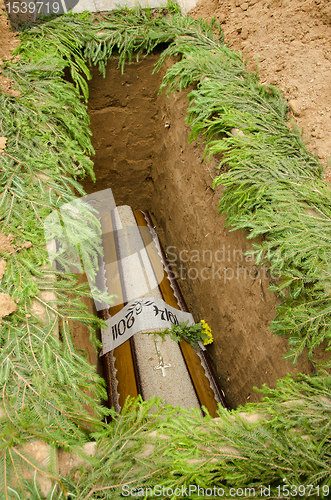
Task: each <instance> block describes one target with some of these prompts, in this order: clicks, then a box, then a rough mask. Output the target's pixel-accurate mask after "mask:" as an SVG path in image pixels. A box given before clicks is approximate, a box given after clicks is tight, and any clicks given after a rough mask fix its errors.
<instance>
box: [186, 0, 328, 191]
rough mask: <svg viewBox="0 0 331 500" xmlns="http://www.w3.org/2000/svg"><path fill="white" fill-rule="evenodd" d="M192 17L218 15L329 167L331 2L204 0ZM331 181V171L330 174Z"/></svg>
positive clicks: (234, 42) (236, 47)
mask: <svg viewBox="0 0 331 500" xmlns="http://www.w3.org/2000/svg"><path fill="white" fill-rule="evenodd" d="M190 15H192V17H194V18H199V17H203V18H204V19H208V20H209V19H211V18H212V17H213V16H215V17H216V20H218V21H219V22H220V23H222V28H223V30H224V35H225V42H226V43H227V44H228V45H229V46H230V48H232V49H234V50H236V51H237V52H239V51H241V52H242V54H243V57H244V59H247V67H248V68H249V69H251V70H255V69H256V67H257V66H258V71H259V75H260V81H261V82H262V83H266V84H273V85H277V86H278V87H280V88H281V89H282V91H283V94H284V97H285V98H286V99H287V100H288V101H289V106H290V108H291V112H290V115H289V116H290V117H292V118H293V119H295V121H296V122H297V124H298V126H299V127H300V128H301V129H303V133H304V138H305V139H306V140H307V141H309V143H308V148H309V149H310V150H311V151H312V152H314V153H315V154H317V156H318V157H319V158H320V160H321V162H322V164H323V165H324V166H325V167H326V166H327V162H328V159H329V158H330V156H331V140H330V129H331V45H330V38H331V2H330V1H329V0H249V1H243V0H200V1H199V2H198V4H197V6H196V8H195V9H194V10H192V11H191V12H190ZM326 180H327V181H328V182H331V170H330V169H328V171H327V172H326Z"/></svg>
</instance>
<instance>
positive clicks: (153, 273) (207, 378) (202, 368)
mask: <svg viewBox="0 0 331 500" xmlns="http://www.w3.org/2000/svg"><path fill="white" fill-rule="evenodd" d="M101 225H102V233H103V248H104V259H103V269H102V278H103V279H104V281H105V283H106V286H107V288H108V291H109V293H111V294H116V296H117V298H116V301H115V303H114V305H113V306H112V307H111V308H110V309H109V310H108V311H107V310H104V311H101V313H100V314H101V316H102V317H103V319H105V320H106V321H108V322H109V324H110V323H112V324H113V327H112V329H111V328H110V326H109V327H108V328H107V329H104V330H102V341H103V344H104V346H105V345H108V344H107V343H108V342H109V341H110V337H111V341H113V340H114V339H115V336H116V338H117V337H118V335H119V334H122V333H124V330H125V325H124V320H123V323H122V325H124V327H123V328H122V331H121V323H119V331H118V330H117V324H115V323H116V321H115V320H114V317H115V316H116V315H117V316H116V318H118V317H121V314H122V315H123V314H124V312H126V311H127V310H128V308H129V311H131V312H132V310H133V308H136V310H135V312H136V313H138V314H139V312H141V307H144V304H147V305H152V303H153V302H154V301H155V303H157V304H160V303H161V302H160V301H164V303H165V307H163V308H161V307H159V306H156V305H155V303H154V310H155V311H156V312H160V311H161V309H163V311H164V312H165V313H166V314H168V316H169V315H171V314H172V313H171V312H170V310H171V311H173V313H174V314H173V315H172V317H174V316H176V311H178V316H180V314H181V313H180V312H179V311H182V312H186V313H187V312H188V309H187V306H186V304H185V301H184V299H183V296H182V294H181V292H180V290H179V287H178V284H177V282H176V280H175V279H174V277H173V276H172V274H171V270H170V267H169V263H168V262H167V259H166V256H165V254H164V251H163V249H162V247H161V245H160V242H159V240H158V237H157V234H156V232H155V229H154V228H153V225H152V221H151V219H150V217H149V214H148V213H147V212H141V211H137V210H132V209H131V208H130V207H128V206H123V207H117V208H115V209H114V210H112V211H111V212H110V213H108V214H106V215H105V216H104V217H103V218H102V219H101ZM125 307H126V309H123V308H125ZM172 308H174V309H172ZM121 310H123V311H122V313H121V314H120V312H121ZM126 317H128V315H127V316H126ZM169 317H170V319H171V316H169ZM114 324H115V326H114ZM129 326H130V325H129ZM149 331H151V330H150V329H149ZM166 337H167V338H166V340H165V341H162V339H161V337H160V336H159V335H153V334H150V335H147V334H146V333H136V334H135V335H133V336H132V337H131V338H130V339H128V340H126V341H125V342H123V343H122V344H121V345H119V346H118V347H116V348H115V349H113V350H111V351H108V352H106V353H104V354H103V364H104V374H105V379H106V382H107V388H108V389H107V392H108V405H109V406H110V407H114V408H115V409H116V410H117V411H118V412H120V411H121V408H122V407H123V405H124V402H125V399H126V398H127V396H133V397H135V396H137V395H138V394H141V396H142V397H143V399H149V398H150V397H152V396H157V397H161V398H162V400H163V402H164V403H169V404H172V405H173V406H181V407H184V408H192V407H193V408H201V407H202V406H204V407H206V408H207V410H208V411H209V413H210V414H211V415H212V416H213V417H216V416H217V413H216V410H217V406H218V403H221V404H222V405H223V406H224V407H227V404H226V401H225V398H224V395H223V393H222V391H221V389H220V387H219V386H218V383H217V380H216V378H215V376H214V373H213V370H212V368H211V365H210V362H209V359H208V356H207V352H206V351H205V350H203V349H202V348H201V347H199V346H198V345H197V346H196V347H194V348H193V347H192V346H191V345H190V344H188V343H187V342H185V341H182V342H180V343H179V344H177V343H176V342H174V341H173V340H171V339H170V337H169V336H168V335H167V336H166ZM116 341H117V340H116Z"/></svg>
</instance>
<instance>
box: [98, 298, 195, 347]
mask: <svg viewBox="0 0 331 500" xmlns="http://www.w3.org/2000/svg"><path fill="white" fill-rule="evenodd" d="M187 320H188V326H189V325H194V319H193V316H192V314H190V313H187V312H183V311H180V310H178V309H175V308H174V307H171V306H169V305H168V304H167V303H166V302H164V300H163V299H159V298H156V297H144V298H142V299H136V300H132V301H131V302H129V303H128V304H127V305H126V306H125V307H123V309H122V310H121V311H120V312H119V313H117V314H115V316H112V317H111V318H109V319H108V320H107V325H108V326H107V329H106V330H104V329H101V335H102V344H103V349H102V353H101V354H102V355H104V354H106V353H107V352H109V351H112V350H113V349H115V347H118V346H119V345H121V344H123V342H125V341H126V340H128V339H129V338H130V337H132V335H134V334H135V333H139V332H147V331H154V330H155V331H156V330H161V331H162V330H165V329H166V328H171V325H179V323H183V322H184V321H187Z"/></svg>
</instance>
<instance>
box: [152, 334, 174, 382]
mask: <svg viewBox="0 0 331 500" xmlns="http://www.w3.org/2000/svg"><path fill="white" fill-rule="evenodd" d="M154 343H155V349H156V352H157V356H158V358H159V364H158V366H154V370H161V372H162V375H163V377H165V376H166V372H165V368H170V367H171V365H170V364H168V365H167V364H165V363H164V361H163V358H162V354H161V351H160V348H159V344H158V342H157V340H156V339H155V338H154Z"/></svg>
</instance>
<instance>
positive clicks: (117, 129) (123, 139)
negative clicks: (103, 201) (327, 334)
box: [75, 53, 314, 407]
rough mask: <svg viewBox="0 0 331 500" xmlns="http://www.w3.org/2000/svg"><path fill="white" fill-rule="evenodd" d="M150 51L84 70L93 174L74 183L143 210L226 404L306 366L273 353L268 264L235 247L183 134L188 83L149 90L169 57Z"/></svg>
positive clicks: (244, 245)
mask: <svg viewBox="0 0 331 500" xmlns="http://www.w3.org/2000/svg"><path fill="white" fill-rule="evenodd" d="M158 58H159V56H158V54H157V53H155V54H153V55H150V56H148V57H147V58H144V59H143V60H142V61H140V62H138V63H136V62H134V63H132V64H130V65H129V64H127V65H126V66H125V68H124V74H123V75H122V74H121V70H120V69H119V68H118V58H116V57H113V58H111V59H110V60H109V61H108V65H107V72H106V78H105V79H104V78H103V77H102V76H101V75H100V73H99V71H98V70H97V69H96V68H92V69H91V71H92V80H91V82H90V83H89V101H88V106H89V115H90V120H91V131H92V134H93V135H92V144H93V146H94V149H95V152H96V154H95V156H94V157H93V161H94V172H95V175H96V182H95V183H93V182H92V181H90V180H88V179H86V180H84V181H82V185H83V187H84V189H85V190H86V192H87V193H88V194H90V193H94V192H98V191H100V190H102V189H106V188H111V189H112V191H113V194H114V197H115V201H116V205H117V206H120V205H129V206H131V207H132V208H133V209H137V210H143V211H146V210H147V211H148V212H149V213H150V215H151V217H152V219H153V222H154V226H155V229H156V231H157V234H158V236H159V238H160V240H161V243H162V245H163V248H164V249H165V252H166V254H167V257H168V260H169V262H170V265H171V267H172V271H173V274H174V276H176V278H177V280H178V283H179V286H180V288H181V291H182V293H183V295H184V298H185V300H186V302H187V304H188V308H189V311H190V312H191V313H192V314H193V316H194V319H195V321H196V322H199V321H200V319H204V320H205V321H207V323H208V324H209V325H210V326H211V328H212V332H213V336H214V339H215V341H214V343H213V344H211V345H210V346H208V352H209V354H210V357H211V361H212V366H213V369H214V371H215V373H216V376H217V380H218V382H219V384H220V387H222V389H223V390H224V392H225V395H226V398H227V400H228V402H229V404H230V406H231V407H236V406H238V405H239V404H245V402H246V401H247V400H248V401H257V400H259V399H260V395H259V394H257V393H256V392H254V391H253V387H254V386H257V387H261V386H262V384H263V383H265V382H266V383H268V385H275V383H276V381H277V379H279V378H280V377H283V376H285V375H286V373H293V372H294V373H296V372H298V371H300V372H302V373H307V374H311V373H313V372H314V369H313V366H312V364H311V363H310V361H309V360H308V359H307V358H306V357H305V356H301V358H300V359H299V363H298V365H297V366H293V365H292V364H291V363H290V362H286V361H285V360H284V359H283V355H284V354H285V353H286V352H287V350H288V344H287V340H286V339H285V338H277V337H275V336H274V335H273V334H272V332H271V331H269V329H268V327H269V324H270V322H271V320H272V319H273V317H274V314H275V308H276V305H277V298H276V296H275V295H274V294H272V293H270V292H269V291H268V286H269V284H270V281H271V279H272V278H271V277H270V274H269V272H268V268H267V267H257V266H255V264H254V259H253V257H251V256H246V255H245V254H246V252H247V251H248V250H249V249H250V248H251V245H250V242H249V241H247V239H246V233H245V232H244V231H236V232H234V233H233V232H231V231H230V230H229V229H228V228H226V227H225V225H224V217H223V216H221V215H219V214H218V201H219V198H220V196H221V195H222V188H219V187H216V188H215V189H213V178H214V177H215V175H216V174H217V172H218V170H217V167H218V161H217V159H216V158H214V157H213V158H212V159H211V160H210V161H205V159H204V145H203V143H202V144H199V143H196V142H191V143H189V128H188V127H187V126H186V125H185V116H186V108H187V102H188V101H187V94H188V92H187V91H185V92H181V93H179V92H176V93H175V94H171V95H170V96H169V97H167V96H166V94H165V92H163V93H162V94H160V95H159V94H158V92H159V88H160V85H161V83H162V77H163V76H164V74H165V72H166V67H169V66H170V62H168V63H165V64H164V67H163V68H162V69H161V71H160V72H158V73H154V74H152V72H153V68H154V65H155V64H156V62H157V61H158ZM110 293H111V290H110ZM79 335H81V334H78V332H77V333H75V338H76V339H77V342H78V345H79V346H80V347H84V340H78V338H77V337H78V336H79Z"/></svg>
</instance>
